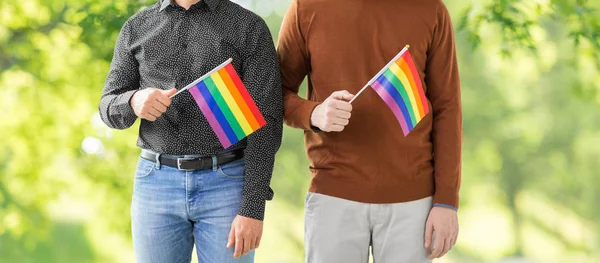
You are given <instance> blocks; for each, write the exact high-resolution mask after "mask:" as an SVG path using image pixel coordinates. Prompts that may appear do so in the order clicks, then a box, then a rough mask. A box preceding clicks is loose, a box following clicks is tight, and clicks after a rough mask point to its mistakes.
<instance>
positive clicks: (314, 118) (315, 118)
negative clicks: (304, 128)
mask: <svg viewBox="0 0 600 263" xmlns="http://www.w3.org/2000/svg"><path fill="white" fill-rule="evenodd" d="M320 108H321V104H317V106H316V107H314V108H313V110H312V112H311V113H310V126H311V128H313V130H314V129H318V130H321V128H320V127H319V126H318V125H317V123H319V109H320Z"/></svg>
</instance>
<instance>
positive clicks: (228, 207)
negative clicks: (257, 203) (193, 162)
mask: <svg viewBox="0 0 600 263" xmlns="http://www.w3.org/2000/svg"><path fill="white" fill-rule="evenodd" d="M243 185H244V159H240V160H237V161H234V162H231V163H228V164H225V165H222V166H218V167H214V169H207V170H200V171H180V170H178V169H175V168H172V167H169V166H165V165H158V164H157V163H156V162H152V161H148V160H145V159H142V158H140V159H139V161H138V165H137V171H136V174H135V180H134V189H133V200H132V204H131V219H132V234H133V245H134V249H135V255H136V258H137V262H138V263H184V262H185V263H189V262H190V261H191V257H192V249H193V246H194V244H195V245H196V251H197V254H198V259H199V260H198V261H199V262H200V263H217V262H218V263H248V262H253V261H254V252H251V253H249V254H248V255H246V256H243V257H241V258H239V259H234V258H233V251H234V249H233V248H230V249H228V248H226V245H227V238H228V235H229V231H230V229H231V222H232V221H233V219H234V218H235V216H236V215H237V212H238V208H239V205H240V201H241V198H242V188H243Z"/></svg>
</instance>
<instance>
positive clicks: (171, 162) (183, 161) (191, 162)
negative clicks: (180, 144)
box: [140, 149, 244, 171]
mask: <svg viewBox="0 0 600 263" xmlns="http://www.w3.org/2000/svg"><path fill="white" fill-rule="evenodd" d="M156 155H157V154H156V153H153V152H149V151H142V153H141V155H140V156H141V157H142V158H144V159H146V160H148V161H153V162H156ZM216 157H217V158H216V159H217V165H223V164H226V163H230V162H233V161H235V160H239V159H241V158H243V157H244V150H243V149H239V150H234V151H230V152H225V153H221V154H217V156H216ZM159 161H160V164H163V165H166V166H171V167H174V168H177V169H179V170H184V171H193V170H202V169H212V167H213V158H212V156H206V157H197V158H184V157H180V158H175V157H169V156H165V155H161V156H160V159H159Z"/></svg>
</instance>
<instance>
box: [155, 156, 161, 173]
mask: <svg viewBox="0 0 600 263" xmlns="http://www.w3.org/2000/svg"><path fill="white" fill-rule="evenodd" d="M155 166H156V170H160V153H156V165H155Z"/></svg>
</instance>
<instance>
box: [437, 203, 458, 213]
mask: <svg viewBox="0 0 600 263" xmlns="http://www.w3.org/2000/svg"><path fill="white" fill-rule="evenodd" d="M436 206H437V207H445V208H450V209H452V210H454V211H458V208H456V207H454V206H451V205H446V204H440V203H435V204H433V207H436Z"/></svg>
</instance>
